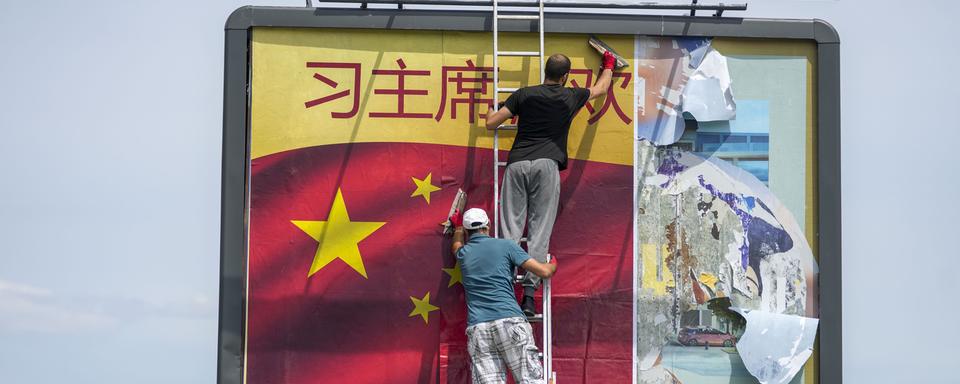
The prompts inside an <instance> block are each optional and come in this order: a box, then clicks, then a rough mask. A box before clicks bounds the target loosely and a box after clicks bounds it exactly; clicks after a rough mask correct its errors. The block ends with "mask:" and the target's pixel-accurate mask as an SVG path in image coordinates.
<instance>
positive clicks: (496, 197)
mask: <svg viewBox="0 0 960 384" xmlns="http://www.w3.org/2000/svg"><path fill="white" fill-rule="evenodd" d="M499 16H500V13H499V9H498V1H497V0H493V109H494V110H496V109H497V106H499V105H500V62H499V60H498V57H497V56H498V55H497V52H499V51H500V41H499V39H500V36H499V33H500V21H499V18H500V17H499ZM487 113H490V112H489V111H487ZM499 144H500V128H499V127H497V128H494V130H493V237H494V238H498V237H500V148H499Z"/></svg>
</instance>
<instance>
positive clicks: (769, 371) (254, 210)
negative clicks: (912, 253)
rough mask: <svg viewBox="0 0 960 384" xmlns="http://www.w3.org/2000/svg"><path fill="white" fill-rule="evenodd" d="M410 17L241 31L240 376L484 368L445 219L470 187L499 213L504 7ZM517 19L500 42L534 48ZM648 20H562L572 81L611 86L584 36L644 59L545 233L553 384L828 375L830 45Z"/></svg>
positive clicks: (232, 334) (232, 160)
mask: <svg viewBox="0 0 960 384" xmlns="http://www.w3.org/2000/svg"><path fill="white" fill-rule="evenodd" d="M305 12H307V11H305ZM404 15H405V14H404V13H403V11H402V10H383V11H382V12H381V11H377V12H373V13H372V14H371V13H369V12H368V13H364V12H361V11H357V10H339V11H331V12H328V14H327V15H326V16H325V17H324V15H323V14H321V13H310V12H307V13H299V12H294V11H293V10H285V11H278V10H270V9H262V10H261V9H258V8H253V9H251V10H250V13H248V14H244V15H243V17H242V18H232V20H240V21H239V24H237V27H235V28H234V29H231V24H230V22H228V28H227V29H228V49H227V51H228V52H227V66H228V70H227V74H226V77H227V83H226V89H225V94H227V96H226V97H227V100H226V107H225V110H226V111H225V147H224V153H225V155H224V156H225V158H224V161H225V163H224V170H225V171H224V174H225V175H224V178H225V182H224V187H223V188H224V210H225V211H224V250H223V251H222V252H223V255H222V258H223V260H224V262H223V263H224V267H223V273H222V277H221V278H222V283H221V292H222V293H221V295H222V297H221V352H220V376H219V381H220V382H221V383H234V382H243V383H272V382H287V383H301V382H303V383H305V382H342V381H345V380H346V381H349V382H357V383H463V382H469V381H470V377H471V373H470V364H469V356H468V353H467V349H468V348H467V339H466V335H465V332H464V330H465V328H466V306H465V297H464V296H465V295H464V288H463V282H462V275H461V270H460V265H459V264H458V262H457V261H456V259H455V258H454V257H453V256H451V255H450V253H449V247H450V241H451V240H450V238H449V237H447V236H443V231H444V227H443V226H442V225H438V224H439V223H441V222H443V221H444V220H445V219H446V217H447V215H448V214H449V210H450V207H451V205H452V204H453V203H454V202H455V201H456V200H457V199H461V198H463V197H464V196H465V197H466V206H467V207H479V208H483V209H485V210H487V211H492V208H493V203H494V202H493V199H494V189H495V188H496V185H497V182H496V181H495V180H494V166H495V165H494V164H495V163H496V162H497V161H504V160H505V158H506V153H505V152H507V151H506V150H503V149H508V148H510V146H511V144H512V140H513V136H512V134H507V135H501V137H500V139H499V142H498V143H497V144H496V145H497V146H498V147H499V148H500V149H502V151H501V152H500V157H501V158H500V159H494V155H493V154H494V152H493V150H492V149H493V147H494V139H493V133H492V131H490V130H487V129H486V127H485V126H484V123H483V122H484V119H485V117H486V113H487V112H488V110H489V108H490V107H491V106H493V105H495V103H496V102H497V101H498V100H497V98H496V97H495V95H494V91H493V84H492V83H493V68H492V65H493V58H492V55H491V54H492V52H491V48H490V43H491V34H490V33H489V30H485V27H483V25H482V23H480V24H477V25H478V26H473V27H471V26H469V25H473V24H470V23H465V24H464V22H465V21H467V20H483V19H484V17H486V14H484V13H478V12H465V11H449V12H446V13H443V12H436V13H429V17H427V16H424V15H419V14H417V15H412V16H408V17H409V18H406V19H405V18H404ZM365 16H366V18H364V17H365ZM379 16H389V17H385V18H383V19H377V17H379ZM434 16H436V17H434ZM418 17H420V18H418ZM605 17H608V16H601V15H598V16H597V20H593V21H591V22H590V23H593V24H596V23H600V24H602V23H603V22H604V18H605ZM258 18H259V20H261V22H257V21H256V20H258ZM558 18H559V19H562V17H559V16H558ZM454 21H457V22H454ZM648 22H650V20H644V21H643V23H640V24H637V25H646V24H649V23H648ZM261 23H262V24H261ZM593 24H592V25H593ZM398 25H399V26H398ZM465 25H466V26H465ZM557 25H565V24H563V22H562V21H558V22H557ZM764 25H765V24H764ZM458 26H459V27H458ZM749 26H750V25H749V23H748V25H747V27H749ZM650 27H652V24H651V25H650ZM661 27H662V26H661ZM747 27H744V28H745V30H749V28H747ZM582 28H586V26H583V27H582ZM756 28H759V27H756ZM507 29H508V30H510V32H506V33H502V34H501V36H500V39H501V40H500V45H501V47H507V48H506V49H516V50H523V49H526V48H528V47H530V46H534V45H535V44H536V43H537V39H536V34H534V33H529V32H522V30H523V28H512V30H511V28H507ZM640 29H643V28H640ZM760 29H761V30H763V28H760ZM639 32H642V31H638V30H635V28H634V27H631V29H630V30H629V31H627V30H624V31H620V30H617V31H610V33H593V32H591V31H586V30H569V29H565V30H564V31H563V33H559V31H550V30H549V29H548V33H547V34H546V35H545V51H546V52H547V53H563V54H565V55H567V56H568V57H569V58H570V60H571V70H570V75H569V79H568V82H567V84H566V86H568V87H575V88H576V87H580V88H584V87H589V86H591V85H593V84H594V83H595V82H596V81H597V78H598V76H599V73H600V71H599V67H600V57H599V56H598V55H597V53H596V52H595V51H594V50H593V49H592V48H591V47H590V46H589V45H588V44H587V40H588V39H589V37H590V36H591V35H596V36H598V37H599V38H600V39H602V40H603V41H604V42H605V43H606V44H608V45H610V46H611V47H612V48H613V49H615V50H616V51H617V52H618V53H619V54H620V55H622V56H623V57H625V58H627V60H628V61H629V64H630V66H629V67H627V69H625V70H621V71H617V72H615V73H614V76H613V81H612V83H611V85H610V87H609V88H608V89H607V92H606V94H605V95H603V96H601V97H599V98H597V99H595V100H592V101H590V102H589V103H587V104H586V105H585V106H584V107H583V108H582V109H581V110H579V111H578V112H577V113H576V115H575V117H574V119H573V123H572V124H571V128H570V134H569V139H568V142H567V152H568V153H569V156H570V163H569V166H568V168H567V169H566V170H564V171H562V172H561V174H560V175H561V181H560V190H561V194H560V203H559V211H558V215H557V221H556V224H555V226H554V231H553V236H552V239H551V243H550V253H551V254H553V255H554V256H556V257H557V259H559V260H562V263H563V270H562V271H561V272H559V273H558V274H557V275H556V276H555V277H554V278H553V295H552V300H553V322H552V328H553V336H552V339H553V367H554V370H555V371H556V372H557V380H558V382H560V381H562V382H564V383H567V382H572V383H621V382H623V383H630V382H633V383H677V382H679V383H719V382H723V383H758V382H759V383H788V382H790V383H815V382H823V381H822V380H823V378H824V377H827V376H825V375H828V374H833V371H832V370H831V369H832V368H830V367H828V371H829V372H826V373H825V372H824V370H823V367H822V365H821V364H820V359H821V358H822V357H823V356H824V353H826V354H827V355H829V356H833V355H831V353H833V352H834V351H838V350H839V344H836V345H837V347H836V349H833V347H831V350H830V351H827V352H823V347H821V345H823V344H824V341H823V339H822V337H823V335H824V332H828V333H829V332H833V328H832V326H833V321H835V319H839V316H837V317H836V318H833V317H828V316H822V313H823V312H824V310H823V309H824V306H825V305H826V306H827V307H828V308H832V307H830V306H832V305H834V304H833V303H835V301H832V300H833V299H834V298H833V297H829V298H825V297H824V294H823V293H822V289H823V287H824V285H827V286H830V284H831V283H833V281H832V280H830V279H829V277H830V276H831V275H830V274H829V273H827V272H826V271H828V270H830V269H831V268H833V265H835V264H834V262H833V259H831V260H828V261H827V262H826V264H825V263H824V261H823V260H821V256H820V255H821V252H822V251H823V250H824V249H825V248H824V244H823V238H822V237H818V236H817V235H816V234H818V233H822V232H823V230H824V228H823V226H822V225H821V221H822V219H823V215H822V206H823V201H822V199H821V198H820V196H821V192H822V191H821V190H820V189H819V186H820V183H821V180H822V178H823V177H824V175H823V174H822V173H821V172H819V170H820V168H819V167H818V163H817V160H818V158H823V152H818V148H822V146H820V139H821V138H822V137H823V136H822V135H819V136H818V132H819V131H820V130H821V129H822V128H821V127H820V125H821V124H822V123H821V122H822V121H823V114H824V111H825V109H824V108H822V107H821V108H818V106H820V105H822V102H823V101H824V100H822V99H821V98H820V97H821V93H822V91H823V90H824V88H823V87H819V88H818V84H819V83H818V74H819V73H820V72H819V70H818V68H819V66H820V64H821V61H820V59H821V58H822V57H821V56H818V53H819V47H820V46H821V44H820V43H818V41H817V40H816V39H815V36H808V37H806V38H800V37H796V38H792V39H784V38H782V37H781V38H779V39H777V38H775V37H776V36H771V37H770V38H765V39H755V38H750V39H747V38H740V37H737V36H736V35H735V34H733V36H724V35H720V34H718V35H715V36H709V35H707V36H698V37H676V36H673V37H671V36H653V35H651V34H650V33H649V32H647V33H639ZM745 33H746V32H745ZM753 33H760V32H751V33H749V34H753ZM231 36H234V37H233V38H232V39H233V40H231ZM754 37H755V36H754ZM241 38H243V39H245V41H243V42H241V41H240V40H239V39H241ZM231 42H233V44H231ZM231 57H232V58H235V59H237V60H234V61H236V63H235V64H231V63H234V61H232V59H231ZM241 57H242V58H243V60H242V61H243V63H242V65H241V64H240V63H239V59H240V58H241ZM231 66H232V67H231ZM499 67H500V68H499V72H500V77H501V78H500V85H501V86H504V87H522V86H527V85H533V84H537V83H538V82H539V72H540V71H541V63H539V60H538V59H537V58H530V57H515V58H501V59H500V62H499ZM231 69H232V70H231ZM237 87H240V88H237ZM238 89H241V90H243V92H242V94H240V93H239V92H238V93H237V94H234V93H232V92H234V91H236V90H238ZM231 95H234V96H231ZM239 96H242V97H240V98H239V99H238V98H237V97H239ZM504 97H505V95H501V96H500V99H501V100H500V101H502V99H503V98H504ZM826 100H830V99H829V98H826ZM235 108H240V110H239V111H238V110H236V109H235ZM827 115H829V116H831V117H832V115H831V114H830V113H829V111H828V113H827ZM829 137H833V136H829ZM460 191H462V192H460ZM827 203H828V205H830V204H833V203H834V202H833V201H832V200H831V201H828V202H827ZM231 207H233V208H231ZM829 245H830V246H831V247H832V246H833V243H829ZM830 249H831V250H832V249H833V248H830ZM836 257H839V255H838V254H837V256H836ZM825 278H826V280H825ZM825 281H826V282H825ZM837 299H838V298H837ZM534 328H535V332H540V331H541V327H540V326H539V325H536V324H535V325H534ZM824 329H826V330H827V331H825V330H824ZM768 330H773V331H772V332H767V331H768ZM818 332H819V333H818ZM817 335H820V338H821V339H819V340H820V341H821V343H820V344H819V345H817V346H816V347H815V346H814V341H815V340H817ZM772 337H775V338H776V339H775V340H774V339H771V338H772ZM838 342H839V341H837V343H838ZM827 344H830V345H833V344H832V342H829V343H827ZM770 345H791V346H792V347H790V348H785V349H784V348H780V349H777V348H769V346H770ZM771 356H773V357H774V358H771ZM829 377H834V376H829ZM238 380H239V381H238Z"/></svg>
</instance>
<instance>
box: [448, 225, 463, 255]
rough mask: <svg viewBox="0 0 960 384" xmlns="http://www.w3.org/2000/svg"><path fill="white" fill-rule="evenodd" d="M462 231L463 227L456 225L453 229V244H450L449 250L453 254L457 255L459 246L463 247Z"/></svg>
mask: <svg viewBox="0 0 960 384" xmlns="http://www.w3.org/2000/svg"><path fill="white" fill-rule="evenodd" d="M463 232H464V230H463V227H457V228H456V229H454V230H453V244H451V245H450V252H451V253H453V255H454V256H456V255H457V251H459V250H460V248H463V241H464V239H463V238H464V233H463Z"/></svg>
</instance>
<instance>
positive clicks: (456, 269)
mask: <svg viewBox="0 0 960 384" xmlns="http://www.w3.org/2000/svg"><path fill="white" fill-rule="evenodd" d="M441 269H442V270H443V271H444V272H446V273H447V274H448V275H450V282H449V283H447V288H450V287H452V286H453V285H454V284H456V283H460V284H461V285H462V284H463V274H462V273H461V272H460V262H459V261H457V264H455V265H454V266H453V268H441Z"/></svg>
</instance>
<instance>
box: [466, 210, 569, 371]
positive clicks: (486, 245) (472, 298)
mask: <svg viewBox="0 0 960 384" xmlns="http://www.w3.org/2000/svg"><path fill="white" fill-rule="evenodd" d="M450 221H451V224H453V226H454V228H455V230H454V233H453V245H452V249H451V250H452V252H453V254H454V255H456V257H457V261H459V262H460V270H461V272H462V276H463V287H464V289H465V290H466V293H467V349H468V352H469V354H470V365H471V373H472V376H473V382H474V383H475V384H488V383H506V377H507V372H506V370H505V369H504V363H506V366H507V367H509V369H510V372H511V373H512V374H513V379H514V381H515V382H516V383H517V384H528V383H529V384H532V383H541V382H542V381H543V369H542V366H541V362H540V358H539V351H538V350H537V345H536V343H535V341H534V338H533V329H532V328H531V327H530V323H528V322H527V319H526V317H524V314H523V311H521V310H520V306H519V305H518V304H517V300H516V296H514V290H513V286H514V283H513V280H514V276H515V275H514V268H515V267H521V268H523V269H525V270H527V271H529V272H531V273H533V274H535V275H537V276H539V277H541V278H544V279H546V278H550V277H551V276H553V274H554V273H555V272H556V270H557V265H556V262H555V261H551V262H550V263H541V262H539V261H537V260H536V259H533V258H531V257H530V255H528V254H527V252H525V251H524V250H523V248H520V246H519V245H517V243H516V242H514V241H512V240H506V239H495V238H492V237H490V236H489V225H490V219H489V218H487V213H486V212H484V211H483V210H482V209H479V208H472V209H470V210H467V212H466V213H464V215H463V218H460V217H459V214H454V216H453V217H451V218H450ZM464 229H466V235H467V236H468V237H469V241H467V242H466V243H464V232H465V230H464Z"/></svg>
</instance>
